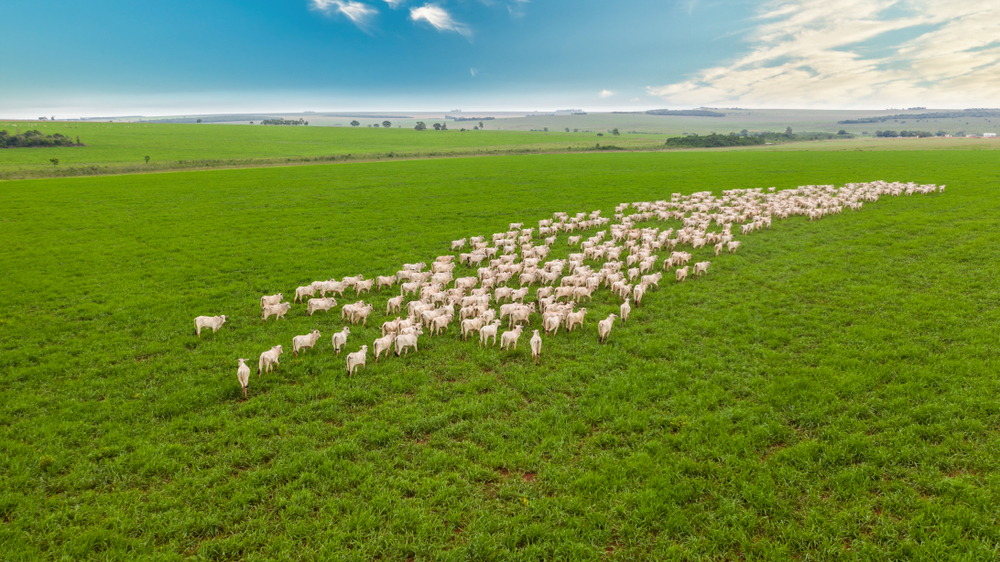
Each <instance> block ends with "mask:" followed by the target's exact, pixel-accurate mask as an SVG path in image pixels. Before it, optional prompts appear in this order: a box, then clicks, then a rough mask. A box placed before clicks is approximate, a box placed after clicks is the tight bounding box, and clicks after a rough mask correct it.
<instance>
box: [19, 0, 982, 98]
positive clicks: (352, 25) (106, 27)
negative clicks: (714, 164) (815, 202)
mask: <svg viewBox="0 0 1000 562" xmlns="http://www.w3.org/2000/svg"><path fill="white" fill-rule="evenodd" d="M0 14H2V16H3V17H2V19H3V21H4V22H5V23H7V24H8V25H7V29H5V32H4V36H5V41H4V42H5V44H6V46H7V47H6V48H5V49H4V51H3V54H0V76H3V84H4V86H3V91H2V93H0V117H34V116H37V115H53V114H54V115H57V116H65V117H75V116H94V115H138V114H141V115H162V114H177V113H209V112H230V111H239V112H243V111H302V110H315V111H328V110H353V111H364V110H393V109H395V110H439V111H444V110H449V109H463V110H476V109H480V110H487V109H494V110H504V109H510V110H554V109H565V108H581V109H586V110H591V111H599V110H612V109H647V108H653V107H677V108H680V107H697V106H701V105H710V106H712V105H715V106H718V105H721V106H732V105H739V106H746V107H818V108H824V107H826V108H840V107H871V108H879V109H882V108H886V107H907V106H915V105H924V106H929V107H983V106H988V107H994V106H997V105H1000V102H997V101H996V100H998V99H1000V67H998V66H996V64H997V61H998V60H1000V41H998V36H997V29H1000V3H998V2H996V1H995V0H991V1H985V0H963V1H962V2H960V3H959V2H954V1H952V2H944V1H940V0H769V1H768V0H766V1H742V0H730V1H712V0H680V1H674V0H660V1H654V0H633V1H623V0H619V1H617V2H607V1H596V0H575V1H565V0H530V1H529V0H439V1H437V2H426V1H423V0H392V1H387V0H270V1H266V0H247V1H239V2H237V1H235V0H231V1H222V0H199V1H188V0H176V1H174V2H172V3H149V2H138V3H137V2H125V1H123V0H93V1H91V2H86V3H85V2H80V1H65V0H52V1H50V2H48V3H39V2H17V3H15V2H7V3H5V5H4V6H3V7H2V8H0ZM11 46H16V47H15V48H13V49H12V48H11Z"/></svg>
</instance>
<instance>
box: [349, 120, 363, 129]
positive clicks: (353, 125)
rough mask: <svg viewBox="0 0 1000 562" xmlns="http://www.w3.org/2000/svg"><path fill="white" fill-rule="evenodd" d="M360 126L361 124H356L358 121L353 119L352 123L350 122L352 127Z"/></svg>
mask: <svg viewBox="0 0 1000 562" xmlns="http://www.w3.org/2000/svg"><path fill="white" fill-rule="evenodd" d="M360 124H361V123H358V120H357V119H355V120H354V121H351V126H352V127H357V126H358V125H360Z"/></svg>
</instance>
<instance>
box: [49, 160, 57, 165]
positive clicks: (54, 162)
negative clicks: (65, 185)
mask: <svg viewBox="0 0 1000 562" xmlns="http://www.w3.org/2000/svg"><path fill="white" fill-rule="evenodd" d="M49 162H52V165H53V166H58V165H59V159H58V158H49Z"/></svg>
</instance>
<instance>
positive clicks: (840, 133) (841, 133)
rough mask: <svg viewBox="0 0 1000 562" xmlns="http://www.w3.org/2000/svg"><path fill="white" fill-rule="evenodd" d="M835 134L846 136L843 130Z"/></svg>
mask: <svg viewBox="0 0 1000 562" xmlns="http://www.w3.org/2000/svg"><path fill="white" fill-rule="evenodd" d="M837 134H838V135H846V134H847V131H846V130H844V129H841V130H839V131H837Z"/></svg>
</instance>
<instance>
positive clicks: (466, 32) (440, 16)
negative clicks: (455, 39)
mask: <svg viewBox="0 0 1000 562" xmlns="http://www.w3.org/2000/svg"><path fill="white" fill-rule="evenodd" d="M410 19H412V20H413V21H426V22H427V23H429V24H431V25H432V26H434V29H437V30H438V31H454V32H455V33H458V34H460V35H462V36H464V37H465V38H466V39H471V38H472V30H471V29H469V26H467V25H465V24H464V23H459V22H457V21H455V20H454V18H452V17H451V14H449V13H448V12H447V11H446V10H445V9H444V8H442V7H441V6H438V5H437V4H424V5H423V6H421V7H419V8H410Z"/></svg>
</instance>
